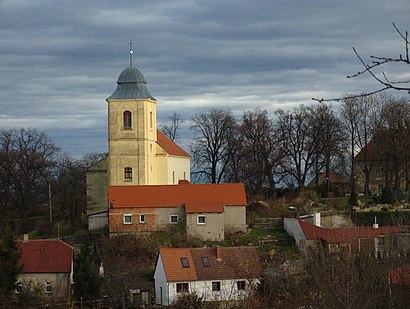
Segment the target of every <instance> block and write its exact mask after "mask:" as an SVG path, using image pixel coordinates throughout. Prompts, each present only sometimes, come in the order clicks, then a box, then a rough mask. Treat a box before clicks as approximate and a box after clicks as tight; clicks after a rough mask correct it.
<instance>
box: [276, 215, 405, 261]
mask: <svg viewBox="0 0 410 309" xmlns="http://www.w3.org/2000/svg"><path fill="white" fill-rule="evenodd" d="M284 228H285V230H286V231H287V233H288V234H289V235H291V236H293V237H294V238H295V241H296V244H297V246H298V248H299V249H300V250H301V251H302V252H303V253H304V254H309V252H312V251H315V250H316V249H317V248H319V247H324V248H325V250H326V251H327V252H329V253H330V254H335V255H337V254H348V255H351V254H357V253H359V252H367V253H371V254H374V255H375V257H383V255H384V254H388V253H390V252H391V250H393V249H394V250H398V249H399V248H398V247H397V246H395V244H396V243H397V242H398V241H399V240H402V239H407V240H409V236H410V234H409V233H410V231H409V230H408V229H406V228H405V227H402V226H378V224H374V225H373V226H353V227H342V228H323V227H320V226H317V225H315V224H311V223H308V222H305V221H303V220H300V219H294V218H285V219H284ZM396 247H397V248H396ZM406 250H407V249H406ZM409 253H410V252H409Z"/></svg>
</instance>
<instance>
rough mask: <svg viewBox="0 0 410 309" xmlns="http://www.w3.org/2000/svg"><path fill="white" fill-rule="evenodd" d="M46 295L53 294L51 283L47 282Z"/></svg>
mask: <svg viewBox="0 0 410 309" xmlns="http://www.w3.org/2000/svg"><path fill="white" fill-rule="evenodd" d="M44 293H47V294H50V293H53V287H52V286H51V283H50V282H46V284H45V286H44Z"/></svg>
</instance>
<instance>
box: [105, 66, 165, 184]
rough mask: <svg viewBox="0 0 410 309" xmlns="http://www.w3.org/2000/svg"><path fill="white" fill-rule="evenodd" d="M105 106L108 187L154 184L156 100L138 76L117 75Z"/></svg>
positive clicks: (129, 72) (130, 73) (136, 73)
mask: <svg viewBox="0 0 410 309" xmlns="http://www.w3.org/2000/svg"><path fill="white" fill-rule="evenodd" d="M106 101H107V103H108V185H109V186H124V185H150V184H155V183H156V179H155V171H156V166H155V149H156V148H155V147H156V140H157V129H156V128H157V124H156V118H157V117H156V103H157V101H156V99H155V98H154V97H152V96H151V95H150V93H149V92H148V89H147V82H146V80H145V78H144V76H143V75H142V73H141V72H140V71H139V70H138V69H137V68H135V67H133V66H132V62H131V63H130V66H129V67H128V68H126V69H125V70H124V71H122V72H121V74H120V76H119V77H118V80H117V89H116V90H115V91H114V93H113V94H112V95H111V96H109V97H108V98H107V99H106Z"/></svg>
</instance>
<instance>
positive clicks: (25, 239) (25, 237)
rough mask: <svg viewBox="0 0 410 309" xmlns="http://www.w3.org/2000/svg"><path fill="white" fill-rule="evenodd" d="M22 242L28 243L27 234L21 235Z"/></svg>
mask: <svg viewBox="0 0 410 309" xmlns="http://www.w3.org/2000/svg"><path fill="white" fill-rule="evenodd" d="M23 244H28V234H24V236H23Z"/></svg>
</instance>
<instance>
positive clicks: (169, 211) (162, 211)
mask: <svg viewBox="0 0 410 309" xmlns="http://www.w3.org/2000/svg"><path fill="white" fill-rule="evenodd" d="M155 215H156V217H155V224H156V225H155V228H156V229H163V228H164V227H166V226H169V225H172V224H171V222H170V216H171V215H178V223H183V224H185V208H184V207H183V206H182V205H181V206H178V207H166V208H157V209H156V213H155Z"/></svg>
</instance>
